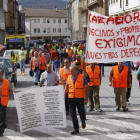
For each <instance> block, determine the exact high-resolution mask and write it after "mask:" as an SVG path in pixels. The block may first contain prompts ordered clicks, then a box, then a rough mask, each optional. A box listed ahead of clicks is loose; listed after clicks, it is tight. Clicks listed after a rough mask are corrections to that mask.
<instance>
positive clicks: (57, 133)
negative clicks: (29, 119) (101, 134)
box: [34, 128, 90, 140]
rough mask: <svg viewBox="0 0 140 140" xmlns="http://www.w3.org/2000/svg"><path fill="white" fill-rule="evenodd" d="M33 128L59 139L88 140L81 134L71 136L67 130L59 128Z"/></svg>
mask: <svg viewBox="0 0 140 140" xmlns="http://www.w3.org/2000/svg"><path fill="white" fill-rule="evenodd" d="M34 130H36V131H39V132H42V133H45V134H48V135H51V136H53V137H55V138H57V139H61V140H90V139H88V138H84V137H83V136H73V135H71V134H70V133H68V132H65V131H62V130H59V129H54V128H48V129H42V128H36V129H34Z"/></svg>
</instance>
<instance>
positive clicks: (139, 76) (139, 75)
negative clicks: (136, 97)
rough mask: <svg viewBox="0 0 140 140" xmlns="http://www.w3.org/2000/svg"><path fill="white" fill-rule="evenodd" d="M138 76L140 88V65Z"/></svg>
mask: <svg viewBox="0 0 140 140" xmlns="http://www.w3.org/2000/svg"><path fill="white" fill-rule="evenodd" d="M136 78H137V80H138V82H139V88H140V67H139V68H138V71H137V76H136Z"/></svg>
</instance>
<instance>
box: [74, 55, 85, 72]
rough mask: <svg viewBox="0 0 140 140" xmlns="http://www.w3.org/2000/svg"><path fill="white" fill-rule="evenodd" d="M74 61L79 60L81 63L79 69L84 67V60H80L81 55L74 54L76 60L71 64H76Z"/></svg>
mask: <svg viewBox="0 0 140 140" xmlns="http://www.w3.org/2000/svg"><path fill="white" fill-rule="evenodd" d="M76 62H80V63H81V70H83V69H84V62H83V60H81V56H80V55H76V61H74V62H73V65H76Z"/></svg>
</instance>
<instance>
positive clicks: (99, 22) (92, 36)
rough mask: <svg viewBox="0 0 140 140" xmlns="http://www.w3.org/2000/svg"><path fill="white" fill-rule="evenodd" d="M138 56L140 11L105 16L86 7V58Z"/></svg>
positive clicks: (103, 60) (102, 60)
mask: <svg viewBox="0 0 140 140" xmlns="http://www.w3.org/2000/svg"><path fill="white" fill-rule="evenodd" d="M139 59H140V12H139V11H137V12H134V13H131V14H128V15H125V16H113V17H106V16H103V15H100V14H98V13H95V12H92V11H88V27H87V47H86V62H89V63H92V62H100V63H107V62H120V61H132V60H139Z"/></svg>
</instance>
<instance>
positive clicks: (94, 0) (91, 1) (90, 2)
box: [88, 0, 98, 7]
mask: <svg viewBox="0 0 140 140" xmlns="http://www.w3.org/2000/svg"><path fill="white" fill-rule="evenodd" d="M96 3H98V0H88V7H89V6H92V5H94V4H96Z"/></svg>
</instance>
